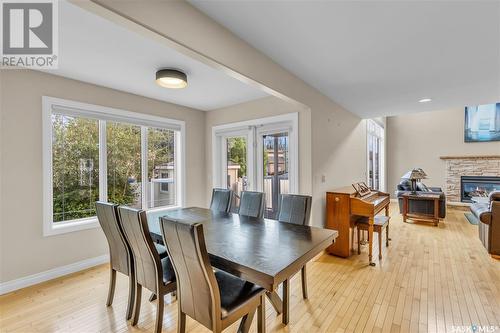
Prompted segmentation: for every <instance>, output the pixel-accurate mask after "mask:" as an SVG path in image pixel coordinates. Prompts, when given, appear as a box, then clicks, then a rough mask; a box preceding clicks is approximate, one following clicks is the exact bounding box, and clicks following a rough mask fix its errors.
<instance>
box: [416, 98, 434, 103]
mask: <svg viewBox="0 0 500 333" xmlns="http://www.w3.org/2000/svg"><path fill="white" fill-rule="evenodd" d="M430 101H432V98H422V99H421V100H419V101H418V102H419V103H429V102H430Z"/></svg>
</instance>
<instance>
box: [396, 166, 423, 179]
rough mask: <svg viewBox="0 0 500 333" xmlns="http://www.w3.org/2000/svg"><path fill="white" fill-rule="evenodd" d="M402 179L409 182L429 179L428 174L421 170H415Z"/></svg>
mask: <svg viewBox="0 0 500 333" xmlns="http://www.w3.org/2000/svg"><path fill="white" fill-rule="evenodd" d="M401 178H402V179H409V180H419V179H425V178H427V174H426V173H425V172H424V170H422V169H421V168H414V169H412V170H410V171H408V172H407V173H405V174H404V175H403V176H402V177H401Z"/></svg>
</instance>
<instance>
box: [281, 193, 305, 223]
mask: <svg viewBox="0 0 500 333" xmlns="http://www.w3.org/2000/svg"><path fill="white" fill-rule="evenodd" d="M311 203H312V197H311V196H308V195H298V194H282V195H281V196H280V201H279V205H278V207H279V208H278V221H280V222H287V223H293V224H301V225H309V218H310V217H311Z"/></svg>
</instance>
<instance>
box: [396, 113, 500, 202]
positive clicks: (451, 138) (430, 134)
mask: <svg viewBox="0 0 500 333" xmlns="http://www.w3.org/2000/svg"><path fill="white" fill-rule="evenodd" d="M387 152H388V154H387V173H388V186H389V187H388V190H389V192H391V194H392V195H394V191H395V189H396V185H397V184H398V183H399V181H400V177H401V176H402V175H403V174H404V173H405V172H406V171H408V170H409V169H410V168H412V167H421V168H422V169H424V171H425V172H426V173H427V174H428V175H429V179H427V180H426V181H425V183H426V184H427V185H432V186H440V187H443V188H444V187H445V162H444V161H443V160H441V159H440V158H439V157H440V156H444V155H447V156H450V155H488V154H489V155H491V154H496V155H498V154H500V142H481V143H479V142H476V143H465V142H464V109H462V108H460V109H452V110H444V111H434V112H422V113H414V114H409V115H402V116H396V117H388V118H387Z"/></svg>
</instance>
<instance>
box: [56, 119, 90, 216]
mask: <svg viewBox="0 0 500 333" xmlns="http://www.w3.org/2000/svg"><path fill="white" fill-rule="evenodd" d="M52 123H53V134H52V140H53V145H52V165H53V167H52V170H53V171H52V172H53V198H54V199H53V212H54V222H58V221H64V220H71V219H77V218H84V217H89V216H93V215H95V208H94V202H95V201H96V200H98V199H99V126H98V122H97V121H96V120H89V119H80V118H72V117H66V116H61V115H53V116H52ZM82 160H83V161H92V162H93V168H92V169H91V170H89V171H88V172H80V163H81V161H82Z"/></svg>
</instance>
